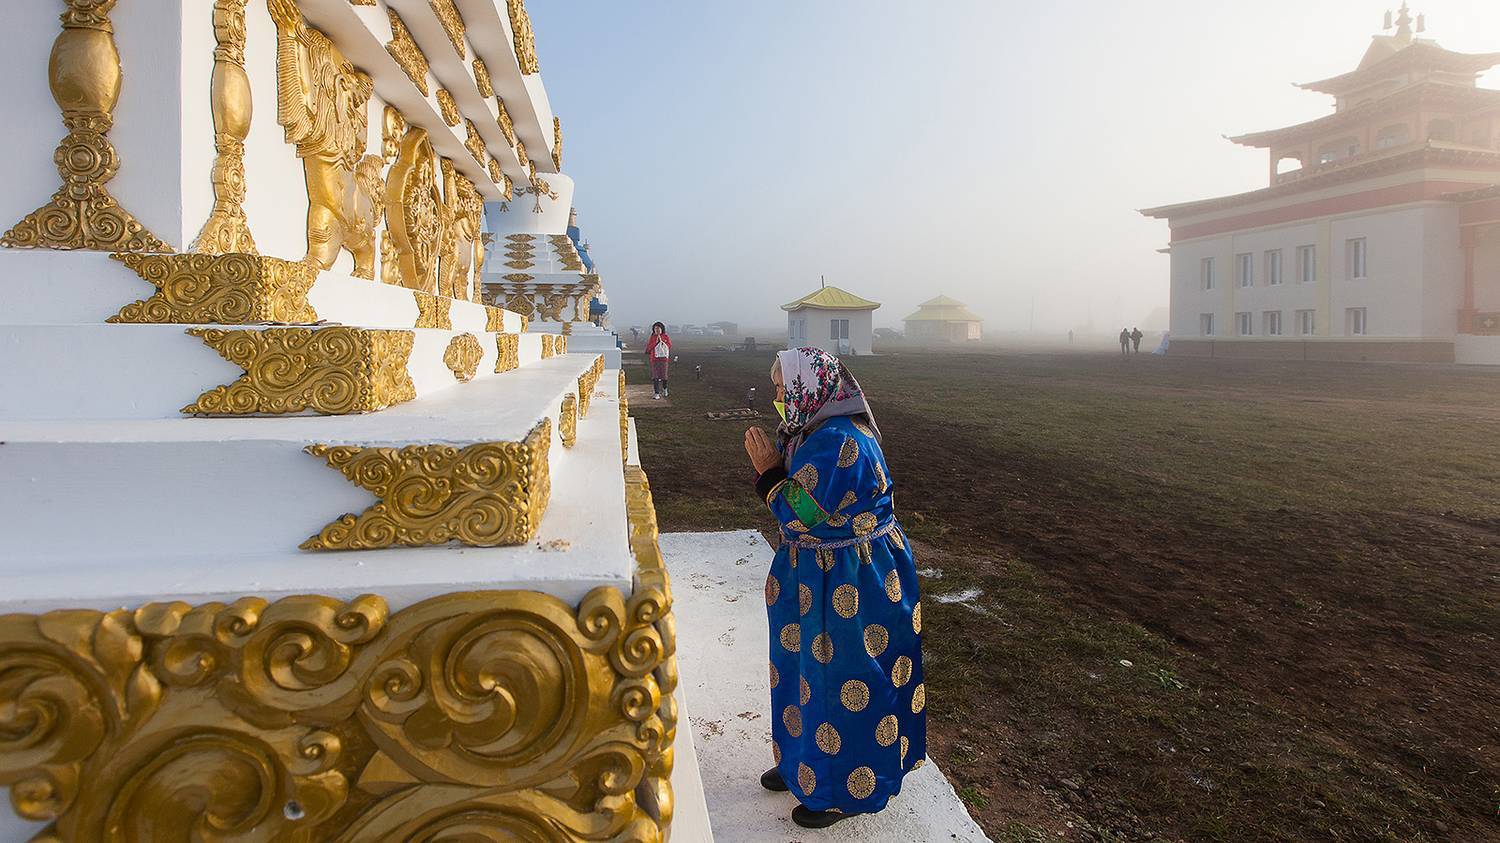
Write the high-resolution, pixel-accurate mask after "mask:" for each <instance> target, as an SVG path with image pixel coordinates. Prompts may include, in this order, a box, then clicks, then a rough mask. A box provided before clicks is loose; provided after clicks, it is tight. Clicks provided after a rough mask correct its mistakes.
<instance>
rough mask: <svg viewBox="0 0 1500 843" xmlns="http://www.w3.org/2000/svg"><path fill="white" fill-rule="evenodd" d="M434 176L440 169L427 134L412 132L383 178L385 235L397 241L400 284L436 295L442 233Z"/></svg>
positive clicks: (418, 128) (438, 196)
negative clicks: (386, 232) (384, 178)
mask: <svg viewBox="0 0 1500 843" xmlns="http://www.w3.org/2000/svg"><path fill="white" fill-rule="evenodd" d="M437 177H438V164H437V161H436V156H435V155H434V154H433V151H432V142H431V141H430V140H428V137H427V130H426V129H423V128H420V127H413V128H411V129H410V130H408V131H407V133H406V136H405V137H404V138H402V140H401V147H400V153H399V154H398V155H397V157H396V163H395V165H394V166H392V167H391V172H390V175H389V176H388V177H387V179H386V185H385V215H386V219H387V220H388V222H387V225H386V230H387V231H389V232H390V233H391V235H392V237H393V238H394V239H395V244H396V260H397V265H398V267H399V276H400V278H401V283H402V285H403V286H406V287H410V288H411V289H413V290H420V291H423V292H435V291H436V290H437V280H436V279H437V269H438V255H439V250H440V249H441V247H442V234H443V231H442V229H443V220H442V210H443V199H442V196H441V195H439V193H438V189H437Z"/></svg>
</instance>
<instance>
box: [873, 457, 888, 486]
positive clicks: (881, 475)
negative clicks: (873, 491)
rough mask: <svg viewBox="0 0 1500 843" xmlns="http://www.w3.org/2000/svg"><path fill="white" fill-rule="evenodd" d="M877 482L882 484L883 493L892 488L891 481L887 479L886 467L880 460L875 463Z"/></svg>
mask: <svg viewBox="0 0 1500 843" xmlns="http://www.w3.org/2000/svg"><path fill="white" fill-rule="evenodd" d="M875 482H877V483H879V484H880V491H881V492H882V493H884V492H885V490H887V489H889V488H890V487H891V481H889V480H887V479H886V478H885V466H883V465H881V464H880V461H879V460H876V461H875Z"/></svg>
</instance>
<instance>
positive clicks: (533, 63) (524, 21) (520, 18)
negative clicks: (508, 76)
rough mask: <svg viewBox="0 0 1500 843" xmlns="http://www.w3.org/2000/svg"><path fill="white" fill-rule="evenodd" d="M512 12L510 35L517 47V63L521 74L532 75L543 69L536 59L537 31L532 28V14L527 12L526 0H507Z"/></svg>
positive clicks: (508, 8)
mask: <svg viewBox="0 0 1500 843" xmlns="http://www.w3.org/2000/svg"><path fill="white" fill-rule="evenodd" d="M506 7H507V10H508V11H509V12H510V35H511V40H512V41H513V42H514V44H515V48H516V63H517V64H518V65H520V67H521V74H522V75H524V76H530V75H531V74H533V73H538V72H540V71H541V69H542V68H541V66H540V65H539V64H537V60H536V32H535V31H533V30H532V28H531V16H530V15H528V14H526V3H525V0H506Z"/></svg>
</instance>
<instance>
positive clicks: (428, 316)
mask: <svg viewBox="0 0 1500 843" xmlns="http://www.w3.org/2000/svg"><path fill="white" fill-rule="evenodd" d="M412 296H413V297H414V298H416V300H417V324H416V326H415V327H418V328H443V329H444V330H452V328H453V318H452V316H450V314H451V312H452V310H453V299H450V298H448V297H447V296H434V295H433V294H431V293H423V292H419V291H413V292H412Z"/></svg>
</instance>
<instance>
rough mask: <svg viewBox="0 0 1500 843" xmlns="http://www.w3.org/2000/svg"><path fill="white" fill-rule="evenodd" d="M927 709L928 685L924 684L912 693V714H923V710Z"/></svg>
mask: <svg viewBox="0 0 1500 843" xmlns="http://www.w3.org/2000/svg"><path fill="white" fill-rule="evenodd" d="M926 707H927V683H925V682H923V683H921V684H919V685H918V686H917V689H916V690H915V691H912V692H911V713H912V714H921V713H922V709H924V708H926Z"/></svg>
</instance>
